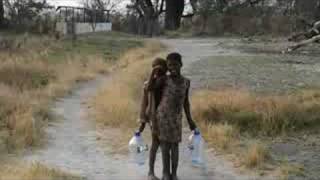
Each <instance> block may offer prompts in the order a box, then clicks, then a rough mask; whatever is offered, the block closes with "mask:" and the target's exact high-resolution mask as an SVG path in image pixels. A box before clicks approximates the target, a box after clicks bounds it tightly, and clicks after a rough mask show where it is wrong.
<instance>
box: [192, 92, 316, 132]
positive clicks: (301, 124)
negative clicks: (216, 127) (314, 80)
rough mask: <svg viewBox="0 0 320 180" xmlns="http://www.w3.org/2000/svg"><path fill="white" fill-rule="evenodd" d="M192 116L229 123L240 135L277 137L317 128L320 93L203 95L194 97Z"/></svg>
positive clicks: (212, 93)
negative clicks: (312, 127) (247, 133)
mask: <svg viewBox="0 0 320 180" xmlns="http://www.w3.org/2000/svg"><path fill="white" fill-rule="evenodd" d="M192 99H193V101H192V102H193V107H194V108H193V114H194V116H195V118H196V119H198V120H199V121H202V122H204V123H209V124H210V123H228V124H230V125H234V126H235V127H237V128H238V129H239V130H240V131H241V132H249V133H252V134H262V135H277V134H280V133H286V132H289V131H294V130H300V129H303V128H306V127H310V126H314V125H317V124H318V122H319V117H320V101H319V100H320V96H319V91H303V92H297V93H295V94H291V95H283V96H258V95H254V94H252V93H249V92H248V91H241V90H240V91H235V90H225V91H201V92H198V93H195V94H194V95H193V98H192Z"/></svg>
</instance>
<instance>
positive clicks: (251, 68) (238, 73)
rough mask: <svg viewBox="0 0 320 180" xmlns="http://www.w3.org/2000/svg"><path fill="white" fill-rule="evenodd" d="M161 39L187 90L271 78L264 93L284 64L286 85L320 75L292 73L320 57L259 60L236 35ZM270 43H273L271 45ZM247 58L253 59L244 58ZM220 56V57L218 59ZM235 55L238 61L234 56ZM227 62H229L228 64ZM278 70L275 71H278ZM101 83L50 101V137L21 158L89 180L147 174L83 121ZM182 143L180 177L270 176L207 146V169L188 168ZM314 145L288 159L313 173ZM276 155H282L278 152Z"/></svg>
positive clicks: (243, 84)
mask: <svg viewBox="0 0 320 180" xmlns="http://www.w3.org/2000/svg"><path fill="white" fill-rule="evenodd" d="M161 41H162V42H163V43H164V44H166V45H167V46H168V47H169V49H170V50H172V51H178V52H180V53H181V54H183V60H184V71H183V73H184V75H185V76H186V77H188V78H190V79H191V81H192V91H196V90H197V89H200V88H215V87H220V86H228V87H229V86H232V87H241V88H248V89H250V90H253V91H257V92H259V91H260V90H261V89H266V87H270V86H269V84H270V83H271V84H275V85H276V87H275V88H267V90H268V92H271V93H272V92H273V91H274V89H278V88H277V87H282V85H283V84H286V82H284V81H280V82H279V81H275V79H279V78H276V77H273V76H272V74H274V72H279V71H280V72H281V73H280V75H281V76H282V74H285V73H284V72H286V71H287V69H288V68H290V73H289V75H285V76H284V77H283V79H292V78H293V77H294V78H295V79H298V80H296V81H293V82H292V81H290V82H287V84H288V85H287V86H288V87H289V88H288V89H297V88H303V87H307V86H311V85H312V83H313V82H314V81H315V80H316V79H319V77H320V76H319V73H320V72H318V70H317V68H315V70H314V72H313V71H312V73H309V75H308V78H302V79H308V81H303V82H300V81H301V79H300V78H297V76H299V77H300V76H304V75H305V74H297V73H296V72H297V71H299V72H300V71H303V72H304V73H306V72H309V69H310V67H312V68H313V67H318V66H319V61H317V60H316V59H315V58H311V57H310V58H309V56H306V55H281V54H280V53H273V52H272V53H273V54H275V56H278V57H279V58H278V59H276V58H271V59H273V60H272V61H270V60H269V59H270V57H267V58H264V59H265V60H264V61H261V62H260V59H261V58H259V57H262V56H263V57H265V56H266V54H268V53H270V52H269V51H267V52H265V51H264V52H259V53H257V52H258V51H255V52H254V53H253V52H252V51H250V50H251V49H250V47H249V46H248V44H249V43H244V42H242V41H240V40H237V39H223V38H221V39H186V40H182V39H180V40H179V39H178V40H177V39H163V40H161ZM255 43H256V42H255ZM245 45H247V46H245ZM249 45H250V44H249ZM251 45H252V44H251ZM251 45H250V46H251ZM254 47H256V46H254ZM263 47H265V46H263ZM270 47H273V46H271V45H270ZM264 50H265V49H264ZM282 56H283V57H284V56H286V57H287V59H288V60H291V61H287V60H285V61H284V62H281V61H277V60H279V59H280V60H282V59H283V58H281V57H282ZM300 56H301V57H303V58H301V57H300ZM235 57H236V58H235ZM247 57H254V58H251V59H250V58H249V60H247V59H248V58H247ZM292 57H295V58H296V59H297V60H299V62H298V63H296V60H295V58H292ZM221 58H222V59H224V60H223V61H221ZM237 58H240V60H241V59H242V60H241V61H239V60H237ZM226 59H229V60H226ZM230 59H231V60H230ZM292 59H294V61H292ZM300 59H303V60H304V61H303V63H300ZM310 59H311V60H310ZM229 61H231V62H229ZM292 62H293V63H292ZM261 63H262V64H261ZM310 63H311V64H310ZM230 64H231V65H232V67H230ZM278 65H279V66H280V67H281V68H279V69H281V70H279V69H277V70H276V71H274V72H270V70H272V69H274V68H275V67H278ZM266 66H268V68H267V69H264V70H263V68H261V67H266ZM259 68H260V69H259ZM257 69H258V70H257ZM255 72H258V73H255ZM307 74H308V73H307ZM280 75H279V74H278V75H277V76H280ZM246 76H247V77H252V78H249V80H248V78H245V77H246ZM239 77H241V78H239ZM256 77H257V78H256ZM291 77H292V78H291ZM237 78H238V79H237ZM261 78H265V79H264V81H265V83H263V84H265V85H263V84H262V85H257V84H258V83H257V82H261V81H262V80H261ZM273 82H274V83H273ZM106 83H108V77H100V78H98V79H96V80H93V81H90V82H88V83H84V84H81V85H80V86H79V87H78V88H76V89H75V90H74V91H73V92H72V93H71V95H68V96H66V97H64V98H62V99H60V100H58V101H57V102H56V103H54V105H53V107H52V110H53V112H54V114H56V115H57V117H60V118H59V119H61V120H60V121H55V122H52V123H51V124H50V126H49V127H48V128H47V134H48V137H49V139H48V143H47V146H46V147H44V148H41V149H39V150H36V151H31V152H29V153H27V155H26V156H25V157H24V158H25V159H26V160H27V161H40V162H42V163H45V164H48V165H51V166H53V167H58V168H61V169H62V170H66V171H71V172H74V173H79V174H80V175H82V176H84V177H86V178H87V179H89V180H107V179H110V180H117V179H119V180H121V179H137V180H142V179H146V174H147V166H146V165H144V166H142V167H137V166H135V165H133V164H130V163H128V160H127V159H128V158H127V155H126V154H125V153H116V152H112V153H111V152H109V151H107V150H106V148H112V147H105V146H100V145H99V141H100V140H101V139H100V138H101V134H100V133H101V132H99V133H98V131H97V130H96V127H95V125H94V123H93V122H94V121H91V120H88V118H87V116H86V114H87V111H88V107H87V105H86V104H85V102H86V101H87V100H88V98H90V97H92V96H94V95H95V94H96V92H97V90H98V89H99V88H100V87H102V86H103V85H105V84H106ZM301 83H303V84H301ZM283 91H285V90H281V91H280V92H281V93H282V92H283ZM276 93H278V92H276ZM106 118H107V117H106ZM128 133H130V132H128ZM189 133H190V132H189V131H188V130H185V132H184V142H185V141H186V136H188V135H189ZM106 134H109V137H106V139H108V140H111V141H116V140H117V137H116V136H113V135H112V134H110V132H109V133H106ZM285 142H286V141H285ZM285 142H280V141H278V142H277V143H280V144H284V143H285ZM110 144H111V143H110ZM298 144H299V143H298ZM299 145H300V144H299ZM313 145H314V144H313ZM185 146H186V145H185V144H182V145H181V160H180V162H181V166H180V169H179V176H180V179H181V180H189V179H190V180H191V179H192V180H196V179H199V180H205V179H210V180H211V179H212V180H213V179H216V180H232V179H274V178H271V177H259V176H257V175H243V174H240V173H239V172H238V170H237V169H235V168H234V167H233V165H232V163H230V162H227V161H225V160H223V158H222V157H220V156H217V155H216V153H215V152H214V150H212V149H208V150H207V153H208V166H207V168H206V169H199V168H194V167H191V166H190V165H189V163H188V161H187V157H186V156H184V155H183V149H184V148H183V147H185ZM315 146H317V147H320V144H319V143H318V144H316V145H315ZM289 147H290V148H284V153H286V152H287V150H288V149H292V148H291V146H289ZM280 148H282V147H280ZM282 149H283V148H282ZM297 149H298V150H297V152H300V151H303V152H304V150H301V149H300V148H299V146H297ZM319 149H320V148H310V149H309V150H308V152H310V154H311V155H310V157H313V158H312V159H311V160H312V162H311V160H310V161H308V162H307V161H303V160H302V159H301V158H300V159H299V157H305V156H304V155H303V154H301V153H295V154H298V155H293V156H289V157H292V159H290V160H292V161H297V162H299V163H300V161H303V162H306V165H307V166H306V167H309V166H310V168H309V169H312V172H313V171H318V172H320V171H319V168H317V167H318V166H319V164H320V163H318V162H320V159H319V158H320V157H319V154H320V153H319ZM275 151H276V152H278V151H279V148H277V147H276V146H275ZM313 155H314V156H313ZM160 156H161V154H160V153H159V157H158V161H157V164H156V172H157V175H160V174H161V158H160ZM279 156H282V154H280V155H279ZM315 158H318V159H315ZM308 165H309V166H308ZM310 179H311V178H310Z"/></svg>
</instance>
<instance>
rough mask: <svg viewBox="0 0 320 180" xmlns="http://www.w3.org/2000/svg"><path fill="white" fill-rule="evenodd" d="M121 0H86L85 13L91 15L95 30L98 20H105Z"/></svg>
mask: <svg viewBox="0 0 320 180" xmlns="http://www.w3.org/2000/svg"><path fill="white" fill-rule="evenodd" d="M120 2H121V0H84V1H83V6H84V7H85V11H84V13H85V15H86V16H88V17H89V21H90V23H91V26H92V29H93V31H95V28H96V24H97V23H98V22H105V21H106V18H108V16H109V14H106V12H107V13H109V12H110V11H113V10H114V9H115V8H116V7H117V6H118V5H119V3H120Z"/></svg>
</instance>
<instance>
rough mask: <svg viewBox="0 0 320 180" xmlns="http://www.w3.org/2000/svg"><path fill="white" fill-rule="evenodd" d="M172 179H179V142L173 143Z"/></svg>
mask: <svg viewBox="0 0 320 180" xmlns="http://www.w3.org/2000/svg"><path fill="white" fill-rule="evenodd" d="M171 162H172V180H177V179H178V176H177V170H178V166H179V143H172V144H171Z"/></svg>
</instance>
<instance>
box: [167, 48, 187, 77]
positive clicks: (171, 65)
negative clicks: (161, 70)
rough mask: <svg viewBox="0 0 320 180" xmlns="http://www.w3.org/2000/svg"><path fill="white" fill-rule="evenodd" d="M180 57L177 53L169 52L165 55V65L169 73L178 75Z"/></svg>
mask: <svg viewBox="0 0 320 180" xmlns="http://www.w3.org/2000/svg"><path fill="white" fill-rule="evenodd" d="M182 65H183V64H182V57H181V55H180V54H179V53H176V52H174V53H170V54H168V56H167V67H168V70H169V72H170V74H171V75H173V76H176V75H180V71H181V67H182Z"/></svg>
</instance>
